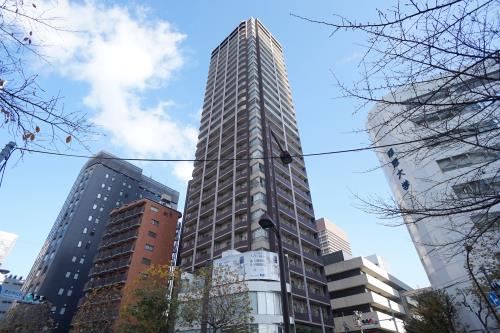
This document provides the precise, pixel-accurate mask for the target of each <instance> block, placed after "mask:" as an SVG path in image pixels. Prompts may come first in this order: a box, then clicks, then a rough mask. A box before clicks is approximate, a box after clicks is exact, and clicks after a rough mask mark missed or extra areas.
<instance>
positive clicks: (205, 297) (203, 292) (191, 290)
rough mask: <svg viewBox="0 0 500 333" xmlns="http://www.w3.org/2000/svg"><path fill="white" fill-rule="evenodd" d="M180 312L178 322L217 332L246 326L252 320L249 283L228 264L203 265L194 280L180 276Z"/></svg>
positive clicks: (186, 325) (182, 324)
mask: <svg viewBox="0 0 500 333" xmlns="http://www.w3.org/2000/svg"><path fill="white" fill-rule="evenodd" d="M178 312H179V314H178V322H177V324H178V325H181V326H185V327H198V326H200V327H202V326H204V325H206V326H209V327H210V328H211V330H212V331H213V332H214V333H217V332H222V331H224V330H227V329H235V328H238V327H240V328H245V327H246V326H247V325H248V324H250V323H251V322H252V321H253V316H252V315H251V313H252V305H251V300H250V295H249V291H248V287H247V284H246V282H245V281H244V280H243V278H242V277H241V276H240V275H239V274H238V273H237V272H236V271H234V270H233V269H231V268H229V267H226V266H218V267H204V268H201V269H199V270H198V271H197V272H195V274H194V276H193V279H192V280H187V279H184V280H183V279H182V277H181V291H180V293H179V311H178ZM203 330H204V329H203V328H202V331H203ZM205 331H206V329H205Z"/></svg>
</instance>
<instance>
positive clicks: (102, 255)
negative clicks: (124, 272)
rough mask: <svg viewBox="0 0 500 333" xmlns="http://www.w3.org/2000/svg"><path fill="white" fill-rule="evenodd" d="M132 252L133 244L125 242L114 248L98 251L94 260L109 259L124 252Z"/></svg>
mask: <svg viewBox="0 0 500 333" xmlns="http://www.w3.org/2000/svg"><path fill="white" fill-rule="evenodd" d="M132 252H134V244H126V245H122V246H120V247H117V248H114V249H108V250H104V251H99V253H98V254H97V256H96V259H95V261H96V262H97V261H102V260H106V259H110V258H113V257H116V256H120V255H124V254H126V253H132Z"/></svg>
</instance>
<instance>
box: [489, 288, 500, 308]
mask: <svg viewBox="0 0 500 333" xmlns="http://www.w3.org/2000/svg"><path fill="white" fill-rule="evenodd" d="M488 298H489V299H490V302H491V304H493V305H494V306H495V307H499V306H500V298H498V296H497V294H495V292H493V291H490V292H489V293H488Z"/></svg>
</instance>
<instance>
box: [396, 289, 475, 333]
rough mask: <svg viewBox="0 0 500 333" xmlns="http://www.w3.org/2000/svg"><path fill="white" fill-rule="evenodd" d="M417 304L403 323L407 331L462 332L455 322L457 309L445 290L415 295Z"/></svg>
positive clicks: (428, 332) (411, 332) (413, 332)
mask: <svg viewBox="0 0 500 333" xmlns="http://www.w3.org/2000/svg"><path fill="white" fill-rule="evenodd" d="M415 300H416V302H417V304H418V305H417V306H416V307H415V308H413V309H412V311H411V313H410V319H409V320H408V321H407V322H406V324H405V329H406V332H407V333H462V332H465V330H464V329H462V328H461V327H460V326H459V325H458V324H457V311H456V308H455V305H454V301H453V298H452V297H450V296H449V295H448V294H447V293H446V292H445V291H442V290H437V291H429V292H425V293H422V294H420V295H418V296H416V297H415Z"/></svg>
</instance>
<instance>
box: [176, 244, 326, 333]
mask: <svg viewBox="0 0 500 333" xmlns="http://www.w3.org/2000/svg"><path fill="white" fill-rule="evenodd" d="M221 267H222V268H223V272H225V271H224V270H229V271H230V272H234V273H235V274H236V275H237V276H238V277H239V278H238V279H237V281H231V282H230V283H244V284H245V285H246V287H247V288H248V294H249V299H250V303H251V304H250V307H251V310H250V312H251V316H252V317H253V321H252V322H251V324H249V331H250V332H266V333H278V332H281V329H282V328H281V326H282V323H283V314H282V307H281V286H280V274H279V265H278V255H277V254H276V253H274V252H270V251H265V250H256V251H247V252H239V251H236V250H228V251H224V252H222V257H221V258H218V259H215V260H214V261H213V272H214V273H213V274H215V272H217V268H221ZM195 279H196V277H195V276H194V275H193V274H192V273H190V272H184V273H182V276H181V280H182V281H181V286H183V285H190V284H193V283H194V282H193V281H196V280H195ZM230 279H231V278H230ZM203 283H204V282H203V281H200V280H198V281H196V284H197V285H199V286H200V288H202V285H203ZM224 283H227V282H224ZM228 290H229V288H228ZM287 291H288V296H289V302H292V303H293V300H291V297H290V296H291V294H290V292H291V286H290V284H289V283H287ZM184 295H185V288H184V287H181V291H180V293H179V299H180V300H181V301H182V299H183V298H184ZM200 302H201V299H200ZM318 311H319V310H318ZM319 316H320V315H319V314H318V317H319ZM294 320H295V319H294V317H293V316H292V315H291V316H290V324H291V325H292V326H293V325H295V324H296V323H295V321H294ZM324 321H325V322H327V321H328V323H331V318H328V314H326V313H325V317H324ZM199 330H200V327H183V326H180V325H177V327H176V331H178V332H181V333H182V332H186V333H188V332H189V333H192V332H199Z"/></svg>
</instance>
